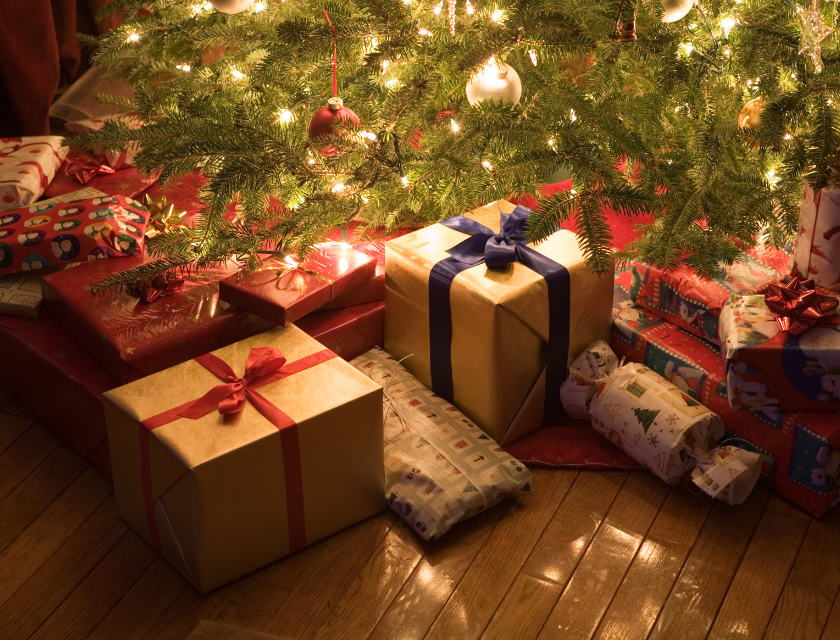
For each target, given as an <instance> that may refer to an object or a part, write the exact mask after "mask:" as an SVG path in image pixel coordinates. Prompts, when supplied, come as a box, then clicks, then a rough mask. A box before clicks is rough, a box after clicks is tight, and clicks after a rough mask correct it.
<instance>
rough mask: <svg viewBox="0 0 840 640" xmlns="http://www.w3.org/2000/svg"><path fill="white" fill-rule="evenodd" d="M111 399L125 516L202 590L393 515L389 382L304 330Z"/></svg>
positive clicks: (234, 350) (237, 348)
mask: <svg viewBox="0 0 840 640" xmlns="http://www.w3.org/2000/svg"><path fill="white" fill-rule="evenodd" d="M104 400H105V415H106V420H107V424H108V439H109V442H110V449H111V462H112V467H113V470H114V491H115V496H116V502H117V510H118V512H119V514H120V516H121V517H122V518H123V519H124V520H125V521H126V522H128V523H129V524H130V525H131V526H132V527H133V528H134V529H135V530H136V531H137V532H138V533H140V535H142V536H143V537H144V538H145V539H146V540H147V541H149V542H150V543H151V544H152V545H153V546H154V547H155V548H156V549H157V550H158V551H159V552H160V553H161V554H163V556H164V557H166V559H167V560H169V562H171V563H172V565H173V566H175V567H176V568H177V569H178V570H179V571H180V572H181V573H182V574H183V575H184V576H185V577H186V578H187V579H188V580H189V581H190V582H191V583H192V584H193V585H194V586H195V587H196V589H198V590H199V591H200V592H202V593H205V592H207V591H210V590H211V589H214V588H216V587H218V586H221V585H223V584H225V583H227V582H229V581H230V580H233V579H235V578H237V577H239V576H242V575H244V574H246V573H249V572H250V571H253V570H255V569H257V568H259V567H261V566H263V565H265V564H268V563H270V562H272V561H274V560H277V559H278V558H281V557H283V556H285V555H287V554H289V553H292V552H294V551H296V550H298V549H300V548H302V547H304V546H305V545H308V544H311V543H313V542H315V541H317V540H320V539H321V538H324V537H325V536H328V535H330V534H332V533H335V532H336V531H339V530H340V529H343V528H344V527H347V526H349V525H351V524H354V523H356V522H358V521H360V520H363V519H364V518H367V517H368V516H370V515H373V514H374V513H377V512H378V511H381V510H382V509H383V508H384V507H385V504H384V501H383V482H384V480H383V471H382V470H383V468H384V453H383V448H382V442H383V426H382V387H380V386H379V385H378V384H376V383H375V382H373V381H372V380H370V379H369V378H367V377H366V376H365V375H364V374H362V373H361V372H359V371H357V370H356V369H354V368H353V367H352V366H351V365H350V364H348V363H347V362H345V361H344V360H342V359H341V358H339V357H337V356H336V355H335V354H334V353H333V352H332V351H330V350H329V349H325V348H324V347H323V346H322V345H321V344H320V343H318V342H316V341H315V340H313V339H312V338H310V337H309V336H307V335H306V334H305V333H303V332H302V331H300V330H299V329H298V328H297V327H294V326H290V327H286V328H278V329H273V330H271V331H268V332H266V333H263V334H260V335H257V336H254V337H252V338H248V339H247V340H243V341H241V342H237V343H236V344H233V345H230V346H228V347H225V348H223V349H219V350H217V351H214V352H212V353H209V354H205V355H203V356H199V357H198V358H195V359H193V360H189V361H187V362H184V363H182V364H179V365H177V366H175V367H172V368H170V369H166V370H164V371H161V372H159V373H156V374H154V375H151V376H148V377H146V378H143V379H142V380H138V381H136V382H132V383H130V384H127V385H125V386H123V387H120V388H118V389H115V390H113V391H109V392H107V393H105V394H104Z"/></svg>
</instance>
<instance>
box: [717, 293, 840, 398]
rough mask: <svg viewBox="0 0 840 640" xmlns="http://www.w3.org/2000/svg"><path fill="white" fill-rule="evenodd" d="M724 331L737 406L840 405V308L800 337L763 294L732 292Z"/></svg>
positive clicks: (731, 393)
mask: <svg viewBox="0 0 840 640" xmlns="http://www.w3.org/2000/svg"><path fill="white" fill-rule="evenodd" d="M821 293H824V294H825V293H830V292H827V291H825V290H821ZM720 332H721V333H720V335H721V339H722V342H723V346H722V350H723V353H724V357H725V358H726V391H727V395H728V397H729V404H730V405H731V406H732V408H733V409H762V410H771V411H838V410H840V312H835V315H834V316H833V317H832V318H831V319H830V321H828V322H823V323H819V324H817V325H816V326H814V327H811V328H810V329H808V330H807V331H805V332H804V333H801V334H800V335H798V336H796V335H793V334H791V333H789V332H786V331H782V330H781V329H780V328H779V324H778V322H776V319H775V317H774V316H773V314H772V312H771V311H770V310H769V309H768V308H767V304H766V303H765V301H764V296H763V295H762V296H739V297H735V296H733V298H732V300H731V301H730V302H728V303H727V305H726V306H725V307H724V309H723V313H722V314H721V318H720Z"/></svg>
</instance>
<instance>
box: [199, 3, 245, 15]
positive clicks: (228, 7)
mask: <svg viewBox="0 0 840 640" xmlns="http://www.w3.org/2000/svg"><path fill="white" fill-rule="evenodd" d="M209 2H210V4H212V5H213V8H214V9H218V10H219V11H221V12H222V13H231V14H233V13H242V12H243V11H247V10H248V9H250V8H251V5H252V4H254V0H209Z"/></svg>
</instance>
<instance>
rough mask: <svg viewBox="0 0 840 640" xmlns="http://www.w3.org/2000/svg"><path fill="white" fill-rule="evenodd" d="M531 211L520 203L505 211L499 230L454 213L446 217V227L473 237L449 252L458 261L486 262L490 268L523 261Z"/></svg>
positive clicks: (500, 214)
mask: <svg viewBox="0 0 840 640" xmlns="http://www.w3.org/2000/svg"><path fill="white" fill-rule="evenodd" d="M530 215H531V212H530V211H529V210H528V209H526V208H525V207H522V206H518V207H516V208H515V209H514V210H513V212H512V213H510V214H507V213H502V211H501V209H499V216H500V217H501V225H500V229H499V233H495V232H493V231H491V230H490V229H489V228H488V227H485V226H484V225H483V224H481V223H480V222H476V221H475V220H471V219H470V218H465V217H464V216H455V217H454V218H450V219H449V220H446V221H445V224H446V226H447V227H449V228H451V229H455V230H456V231H461V232H462V233H468V234H470V237H469V238H467V239H466V240H464V241H463V242H460V243H458V244H457V245H455V246H454V247H452V248H451V249H449V250H448V251H447V253H448V254H449V255H450V256H452V257H453V258H455V260H457V261H458V262H462V263H464V264H469V265H471V266H475V265H477V264H481V263H482V262H484V263H485V264H486V265H487V268H488V269H504V268H506V267H507V266H508V265H510V264H513V263H514V262H517V261H521V260H520V256H521V253H522V252H521V248H523V247H525V246H527V244H528V239H527V238H526V237H525V224H526V223H527V221H528V216H530Z"/></svg>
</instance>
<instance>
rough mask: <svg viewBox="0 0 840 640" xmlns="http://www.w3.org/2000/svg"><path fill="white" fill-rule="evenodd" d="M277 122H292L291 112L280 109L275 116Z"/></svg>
mask: <svg viewBox="0 0 840 640" xmlns="http://www.w3.org/2000/svg"><path fill="white" fill-rule="evenodd" d="M277 121H278V122H282V123H284V124H285V123H287V122H291V121H292V112H291V111H289V110H288V109H280V111H279V112H278V114H277Z"/></svg>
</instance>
